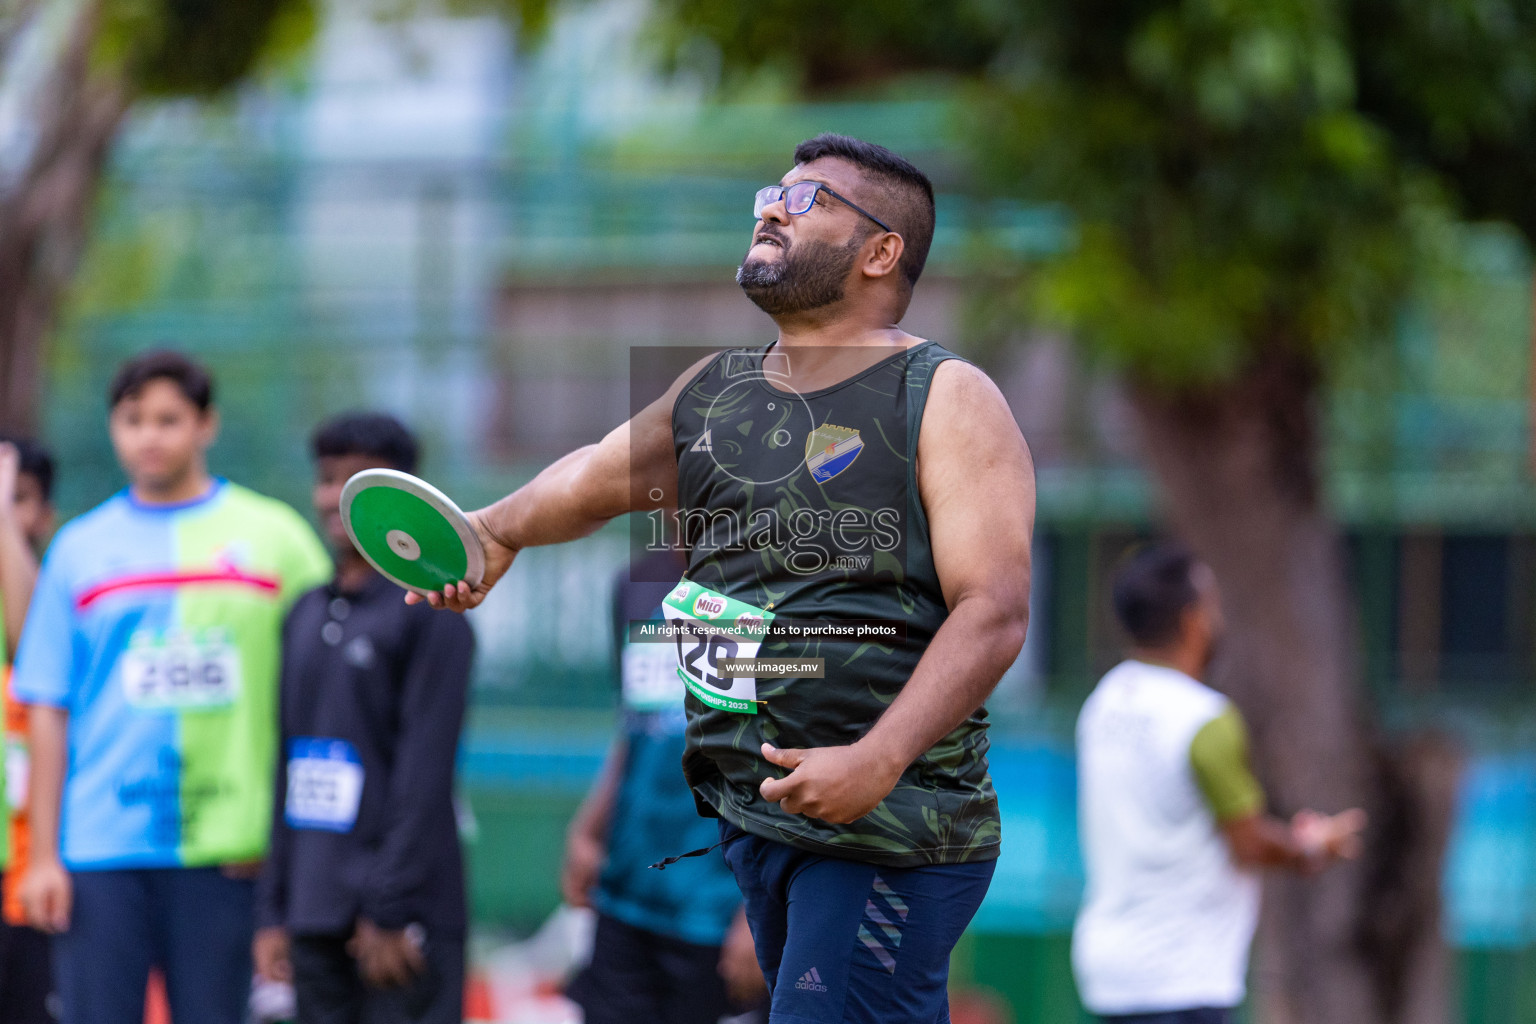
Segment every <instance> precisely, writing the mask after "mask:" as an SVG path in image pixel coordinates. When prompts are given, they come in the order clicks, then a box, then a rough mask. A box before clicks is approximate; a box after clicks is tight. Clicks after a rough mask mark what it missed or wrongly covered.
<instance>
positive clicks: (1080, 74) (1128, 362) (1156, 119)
mask: <svg viewBox="0 0 1536 1024" xmlns="http://www.w3.org/2000/svg"><path fill="white" fill-rule="evenodd" d="M658 5H659V7H660V8H661V10H662V11H663V12H664V13H665V15H666V17H667V18H668V19H669V22H670V25H671V28H670V30H669V31H670V33H671V36H672V37H673V38H674V39H676V40H681V39H687V38H698V37H703V38H705V39H708V40H709V41H710V42H711V43H712V44H713V45H714V46H715V47H716V48H717V49H718V52H719V54H720V56H721V58H722V61H723V63H724V66H725V67H726V68H727V69H733V70H735V71H737V72H751V71H754V70H757V69H761V68H764V67H774V68H777V69H780V70H781V71H783V70H785V69H787V70H788V73H789V74H791V75H792V76H794V77H795V78H796V79H797V80H798V82H799V83H800V85H801V86H802V87H803V88H805V89H806V90H809V91H811V92H816V91H822V92H825V91H826V90H829V89H847V88H849V87H853V86H860V85H863V86H869V85H873V84H876V83H879V82H882V81H889V80H892V79H896V78H900V77H902V76H911V75H926V76H932V75H934V74H940V75H944V76H948V78H949V79H950V80H951V82H952V83H953V85H954V87H955V88H957V89H959V90H960V92H961V94H962V95H963V96H964V97H965V102H964V103H963V104H962V105H961V109H962V110H964V111H966V112H967V115H968V116H965V117H963V118H961V119H960V120H959V121H957V123H956V125H955V129H956V138H957V140H958V141H960V143H961V144H962V145H964V146H966V147H968V148H969V149H970V151H971V155H972V157H973V161H972V165H971V166H972V173H973V175H974V180H973V182H972V184H973V185H975V186H977V187H979V188H981V189H983V190H986V191H990V192H993V193H995V194H1000V195H1009V196H1017V197H1020V198H1024V199H1028V200H1034V201H1056V202H1061V203H1063V204H1065V205H1066V206H1067V207H1068V208H1070V209H1071V210H1072V211H1073V214H1074V216H1075V218H1076V224H1077V237H1076V240H1075V243H1076V244H1074V245H1072V246H1070V247H1068V248H1067V249H1066V250H1065V251H1063V252H1062V253H1061V254H1059V255H1058V256H1055V257H1052V258H1048V259H1046V260H1045V261H1043V262H1042V263H1041V264H1040V265H1039V266H1038V267H1037V268H1036V269H1035V270H1034V271H1033V272H1031V273H1028V274H1024V275H1022V276H1021V277H1020V278H1016V280H1022V281H1023V284H1022V285H1021V286H1019V287H1017V288H1016V289H1015V290H1014V291H1013V292H1012V293H1011V294H1010V295H1009V296H1008V297H1009V298H1011V299H1012V300H1013V301H1010V302H1003V303H1001V304H999V305H997V306H996V307H995V315H996V317H997V319H998V321H999V322H1001V323H1004V324H1013V323H1017V321H1018V316H1019V314H1020V313H1021V312H1024V313H1027V314H1028V315H1029V317H1030V318H1031V319H1034V320H1037V321H1038V320H1044V321H1046V322H1051V323H1056V324H1059V325H1061V326H1064V327H1067V328H1070V329H1071V330H1072V331H1073V333H1074V335H1075V336H1076V337H1077V338H1079V339H1080V340H1081V341H1083V342H1084V343H1086V344H1087V345H1088V346H1089V347H1090V348H1091V349H1092V350H1093V351H1094V352H1096V353H1097V354H1099V355H1101V356H1103V357H1106V358H1107V360H1108V361H1109V362H1110V364H1111V365H1113V366H1116V367H1118V368H1121V369H1124V370H1127V371H1129V372H1130V373H1131V374H1133V375H1134V376H1135V377H1136V378H1137V379H1138V380H1140V381H1141V382H1143V383H1144V384H1152V385H1162V386H1170V387H1173V386H1177V387H1186V386H1191V385H1200V384H1212V383H1216V382H1219V381H1221V380H1225V379H1230V378H1231V377H1233V376H1234V375H1236V374H1238V373H1241V372H1242V371H1243V370H1244V369H1245V368H1247V367H1248V366H1249V365H1251V362H1252V360H1253V358H1254V357H1255V356H1256V355H1257V354H1259V353H1260V352H1261V351H1271V352H1272V351H1275V350H1277V349H1278V350H1283V351H1287V352H1290V353H1293V354H1302V355H1304V356H1305V357H1308V358H1312V357H1317V358H1321V359H1322V360H1323V361H1324V362H1330V361H1332V359H1333V357H1334V356H1335V355H1337V354H1340V353H1342V352H1344V351H1345V350H1347V348H1348V347H1349V346H1348V343H1349V342H1351V341H1361V340H1378V339H1382V338H1384V337H1385V336H1386V335H1387V333H1388V328H1389V327H1390V326H1391V324H1392V320H1393V317H1394V316H1395V314H1396V312H1397V310H1398V309H1399V307H1400V304H1401V301H1402V299H1403V297H1404V296H1405V295H1406V294H1407V293H1408V290H1409V289H1410V287H1411V286H1412V285H1413V284H1414V282H1415V280H1416V279H1417V278H1420V277H1422V276H1424V275H1425V272H1426V271H1433V270H1435V269H1436V268H1438V267H1440V266H1441V265H1442V264H1444V263H1445V262H1448V261H1453V260H1449V258H1450V255H1451V253H1452V252H1453V251H1454V250H1455V249H1456V248H1457V247H1458V246H1459V245H1460V243H1461V237H1460V230H1461V229H1460V223H1461V218H1462V217H1463V216H1470V217H1474V218H1490V219H1500V220H1506V221H1508V222H1510V223H1512V224H1514V225H1515V226H1516V227H1518V228H1519V229H1520V230H1521V231H1522V232H1523V233H1524V234H1525V235H1526V237H1527V239H1529V238H1531V237H1533V236H1536V190H1533V189H1532V188H1531V187H1530V182H1531V181H1532V180H1533V176H1532V171H1533V170H1536V131H1533V130H1532V129H1533V128H1536V31H1533V29H1536V4H1533V3H1532V2H1530V0H1445V2H1435V3H1430V2H1425V0H1034V2H1032V3H1029V4H1009V3H1003V2H1001V0H960V2H956V3H937V2H928V0H899V2H894V3H893V2H886V0H882V2H872V0H851V2H845V3H842V4H839V5H836V6H835V7H832V8H828V7H825V6H823V5H821V4H818V3H813V2H810V0H771V2H767V3H761V4H755V5H752V6H750V7H744V6H741V5H738V4H735V3H732V2H730V0H658Z"/></svg>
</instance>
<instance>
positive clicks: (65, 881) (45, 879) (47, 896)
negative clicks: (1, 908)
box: [19, 860, 75, 935]
mask: <svg viewBox="0 0 1536 1024" xmlns="http://www.w3.org/2000/svg"><path fill="white" fill-rule="evenodd" d="M74 891H75V890H74V885H73V883H71V882H70V880H69V872H68V871H65V870H64V865H63V864H61V863H59V862H58V860H34V861H33V862H32V863H31V865H30V866H28V868H27V873H26V874H25V875H23V876H22V879H21V887H20V890H19V895H20V896H21V906H22V909H23V910H25V911H26V915H27V923H28V924H29V925H31V926H32V927H34V928H36V929H38V930H39V931H45V932H49V933H51V934H54V935H57V934H59V933H60V932H65V931H68V930H69V913H70V908H71V906H72V904H73V901H74Z"/></svg>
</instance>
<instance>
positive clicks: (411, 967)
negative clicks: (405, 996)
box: [347, 917, 426, 988]
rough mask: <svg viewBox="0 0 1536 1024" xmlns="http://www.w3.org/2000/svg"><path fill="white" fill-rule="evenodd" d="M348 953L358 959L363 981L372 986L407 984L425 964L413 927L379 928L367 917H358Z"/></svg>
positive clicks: (390, 986)
mask: <svg viewBox="0 0 1536 1024" xmlns="http://www.w3.org/2000/svg"><path fill="white" fill-rule="evenodd" d="M347 952H349V953H351V954H352V957H353V958H354V959H355V960H356V961H357V970H358V973H359V974H361V975H362V976H363V980H364V981H365V982H367V983H368V984H370V985H372V986H374V987H375V988H399V987H402V986H405V985H409V984H410V983H411V981H412V980H414V979H415V978H416V976H417V975H419V974H420V973H421V972H422V969H423V968H425V967H426V960H425V958H423V957H422V955H421V943H420V939H419V938H418V936H417V935H416V934H414V933H413V930H412V929H410V928H400V929H387V928H380V927H379V926H378V925H376V924H374V923H373V922H372V921H370V920H368V919H367V918H366V917H361V918H358V921H357V932H356V933H355V934H354V935H353V936H352V941H351V942H349V943H347Z"/></svg>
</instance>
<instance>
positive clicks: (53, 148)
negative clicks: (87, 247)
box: [0, 3, 129, 432]
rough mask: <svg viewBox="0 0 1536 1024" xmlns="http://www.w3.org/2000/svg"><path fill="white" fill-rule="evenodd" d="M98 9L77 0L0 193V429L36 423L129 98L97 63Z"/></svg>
mask: <svg viewBox="0 0 1536 1024" xmlns="http://www.w3.org/2000/svg"><path fill="white" fill-rule="evenodd" d="M98 15H99V11H98V9H97V6H96V4H94V3H88V4H85V5H83V6H82V8H81V13H80V14H79V16H78V18H77V19H76V22H75V24H74V25H73V26H72V28H71V30H70V33H69V36H68V39H67V41H66V42H65V45H64V48H63V51H62V52H61V54H60V57H59V61H58V64H57V66H56V67H55V68H54V70H53V72H52V74H51V77H50V79H49V81H48V82H47V84H46V87H45V89H44V90H43V97H42V101H41V103H40V104H39V107H38V110H37V111H36V128H37V132H36V136H35V138H36V143H35V145H34V148H33V150H32V153H31V156H30V159H29V160H28V162H27V165H26V167H25V168H24V170H23V171H22V172H21V174H20V176H19V177H18V179H17V181H16V182H15V184H14V186H13V187H11V188H9V189H8V190H6V191H5V192H4V193H3V194H0V427H4V428H7V429H10V430H16V431H23V432H32V431H34V430H35V429H36V427H37V414H38V398H39V390H40V386H41V368H42V350H43V344H44V342H45V340H46V338H47V335H48V332H49V330H50V329H51V328H52V326H53V324H54V322H55V319H56V316H57V313H58V307H59V303H60V301H61V299H62V297H63V295H64V291H65V288H66V286H67V285H68V283H69V281H70V278H71V277H72V276H73V273H74V270H75V267H76V265H77V264H78V263H79V258H80V254H81V251H82V250H83V248H84V244H85V238H86V229H87V226H88V223H89V218H90V212H91V207H92V204H93V200H94V199H95V197H96V193H97V191H98V187H99V185H100V182H101V177H102V172H103V169H104V168H105V166H106V160H107V157H108V155H109V153H110V151H111V146H112V140H113V139H114V138H115V137H116V135H117V130H118V127H119V126H120V125H121V123H122V119H123V114H124V112H125V111H126V110H127V106H128V98H129V97H128V89H127V88H126V86H125V85H124V84H123V82H122V80H121V79H120V78H118V77H117V76H115V75H114V74H112V73H111V72H108V71H103V70H102V69H101V68H99V67H98V66H95V65H94V64H93V61H92V59H91V51H92V48H93V44H94V43H95V40H96V32H97V24H98Z"/></svg>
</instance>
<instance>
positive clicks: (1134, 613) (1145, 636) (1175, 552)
mask: <svg viewBox="0 0 1536 1024" xmlns="http://www.w3.org/2000/svg"><path fill="white" fill-rule="evenodd" d="M1195 565H1196V561H1195V556H1194V555H1193V554H1192V553H1191V552H1190V550H1189V549H1188V548H1186V547H1185V546H1184V545H1182V544H1179V543H1176V542H1173V541H1164V542H1162V543H1158V544H1153V545H1150V546H1148V547H1145V548H1142V549H1141V550H1139V551H1137V552H1135V553H1134V554H1132V555H1131V556H1130V557H1129V558H1128V559H1127V560H1126V561H1125V564H1123V565H1122V566H1121V567H1120V571H1119V572H1117V573H1115V582H1114V602H1115V615H1116V617H1117V618H1119V620H1120V625H1122V626H1124V627H1125V631H1126V632H1127V633H1129V634H1130V635H1131V640H1132V641H1133V642H1134V643H1135V644H1136V645H1137V646H1139V647H1161V646H1163V645H1165V644H1168V643H1172V642H1173V641H1175V640H1177V639H1178V637H1179V625H1180V619H1181V618H1182V616H1183V614H1184V610H1185V609H1186V608H1188V607H1190V606H1191V605H1193V604H1194V603H1195V602H1196V601H1197V600H1199V597H1200V595H1199V593H1198V592H1197V591H1196V590H1195V581H1194V568H1195Z"/></svg>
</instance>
